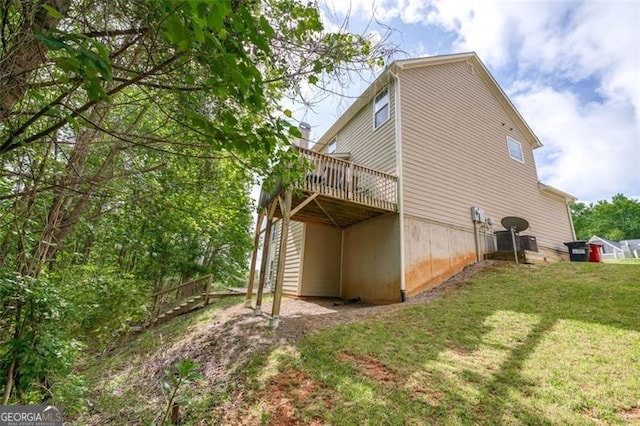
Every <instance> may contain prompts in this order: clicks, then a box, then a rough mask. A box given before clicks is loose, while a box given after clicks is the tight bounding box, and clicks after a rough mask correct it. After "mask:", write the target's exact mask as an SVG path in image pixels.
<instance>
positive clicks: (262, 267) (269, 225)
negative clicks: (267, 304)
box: [253, 198, 278, 315]
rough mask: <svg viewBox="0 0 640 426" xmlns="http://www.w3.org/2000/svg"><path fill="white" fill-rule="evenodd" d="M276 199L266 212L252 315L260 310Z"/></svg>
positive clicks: (257, 313)
mask: <svg viewBox="0 0 640 426" xmlns="http://www.w3.org/2000/svg"><path fill="white" fill-rule="evenodd" d="M277 203H278V199H277V198H276V199H275V200H273V201H272V202H271V205H270V206H269V211H268V212H267V227H266V229H265V230H264V244H262V261H261V262H260V278H259V279H258V296H257V297H256V307H255V309H254V310H253V313H254V315H260V313H261V311H262V293H263V291H264V281H265V278H266V273H267V262H268V261H269V248H270V246H271V232H272V231H273V215H274V213H275V212H276V206H277Z"/></svg>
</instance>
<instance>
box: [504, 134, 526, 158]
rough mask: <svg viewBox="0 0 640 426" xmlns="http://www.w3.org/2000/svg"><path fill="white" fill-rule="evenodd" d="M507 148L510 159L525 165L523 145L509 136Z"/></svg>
mask: <svg viewBox="0 0 640 426" xmlns="http://www.w3.org/2000/svg"><path fill="white" fill-rule="evenodd" d="M507 148H508V149H509V157H511V158H513V159H514V160H517V161H519V162H521V163H524V155H523V154H522V144H521V143H520V142H518V141H517V140H515V139H513V138H511V137H509V136H507Z"/></svg>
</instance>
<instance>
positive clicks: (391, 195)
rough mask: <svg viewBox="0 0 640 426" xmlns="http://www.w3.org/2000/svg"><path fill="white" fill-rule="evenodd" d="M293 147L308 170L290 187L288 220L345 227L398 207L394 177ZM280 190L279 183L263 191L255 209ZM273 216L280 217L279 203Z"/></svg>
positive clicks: (265, 205)
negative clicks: (298, 181) (270, 189)
mask: <svg viewBox="0 0 640 426" xmlns="http://www.w3.org/2000/svg"><path fill="white" fill-rule="evenodd" d="M293 149H296V150H297V151H298V152H299V153H300V156H301V157H302V158H303V159H304V160H306V162H307V164H308V165H309V169H310V170H309V171H308V172H307V173H306V174H305V177H304V180H303V182H302V183H301V184H299V185H296V186H294V188H293V191H292V203H291V220H295V221H299V222H314V223H320V224H325V225H331V226H336V227H339V228H347V227H349V226H351V225H354V224H356V223H358V222H362V221H364V220H367V219H370V218H373V217H375V216H379V215H381V214H384V213H388V212H396V211H397V210H398V204H397V186H398V179H397V177H396V176H393V175H391V174H388V173H384V172H381V171H378V170H374V169H370V168H368V167H364V166H361V165H358V164H355V163H353V162H350V161H345V160H342V159H339V158H335V157H332V156H330V155H325V154H321V153H318V152H315V151H311V150H308V149H304V148H300V147H293ZM283 191H284V189H283V187H282V185H276V187H275V188H274V189H273V190H272V191H264V190H263V191H262V193H261V194H260V201H259V208H266V207H267V206H269V205H270V204H271V203H272V202H273V201H274V200H275V199H276V198H277V197H278V196H279V195H281V194H282V192H283ZM276 204H278V203H276ZM274 216H275V217H282V211H281V209H280V206H279V205H276V207H275V212H274Z"/></svg>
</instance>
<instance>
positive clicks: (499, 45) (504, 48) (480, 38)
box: [425, 1, 640, 201]
mask: <svg viewBox="0 0 640 426" xmlns="http://www.w3.org/2000/svg"><path fill="white" fill-rule="evenodd" d="M434 6H435V8H434V9H433V10H432V11H431V12H430V13H429V14H427V15H426V18H425V22H427V23H433V24H437V25H440V26H441V27H443V28H446V29H447V30H449V31H453V32H455V34H456V35H457V38H456V41H455V48H456V49H459V50H475V51H477V52H478V54H479V55H480V56H481V58H483V60H485V61H486V62H487V63H488V64H489V65H490V66H492V67H493V68H494V69H496V68H497V69H498V70H506V69H517V76H516V77H517V78H516V79H515V80H514V81H513V82H512V87H507V88H506V89H507V91H509V92H510V93H513V94H514V95H513V97H514V102H515V103H516V104H517V105H518V107H519V109H520V111H521V112H522V113H523V115H524V117H525V119H526V120H527V121H529V122H530V123H531V125H532V127H533V129H534V131H535V132H536V134H538V136H539V137H540V138H541V139H542V141H543V143H544V144H545V145H546V146H545V148H542V152H543V154H542V155H541V156H540V157H539V158H540V160H541V161H539V165H538V169H539V172H540V175H541V178H543V179H548V181H549V183H550V184H552V185H555V186H558V187H560V188H561V189H564V190H566V191H569V192H572V193H574V194H576V195H578V196H579V197H581V198H584V199H586V200H589V201H595V200H597V199H602V198H608V197H610V196H611V195H613V194H615V193H617V192H624V193H627V194H637V193H638V192H639V191H640V124H639V123H640V73H639V72H638V69H640V4H639V3H636V2H629V3H618V2H616V3H611V2H597V3H596V2H584V3H574V2H545V3H541V2H540V3H538V2H536V3H506V2H501V3H495V2H475V1H474V2H435V3H434ZM507 65H510V66H511V67H512V68H508V67H507ZM514 65H515V66H514ZM585 81H587V83H586V84H582V85H580V83H584V82H585ZM594 82H595V83H594ZM579 85H580V86H579ZM589 85H593V87H592V88H591V90H592V93H588V92H583V91H584V90H585V86H589ZM578 87H579V88H578ZM581 92H582V93H581ZM580 99H591V101H580ZM593 99H596V101H594V100H593ZM592 173H593V174H592Z"/></svg>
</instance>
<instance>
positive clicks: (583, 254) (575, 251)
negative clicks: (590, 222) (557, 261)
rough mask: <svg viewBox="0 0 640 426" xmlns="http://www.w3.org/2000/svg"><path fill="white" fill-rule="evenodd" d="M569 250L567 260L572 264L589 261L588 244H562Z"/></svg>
mask: <svg viewBox="0 0 640 426" xmlns="http://www.w3.org/2000/svg"><path fill="white" fill-rule="evenodd" d="M564 245H565V246H567V247H568V248H569V258H570V259H571V261H572V262H588V261H589V243H588V242H587V241H585V240H578V241H569V242H568V243H564Z"/></svg>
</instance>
